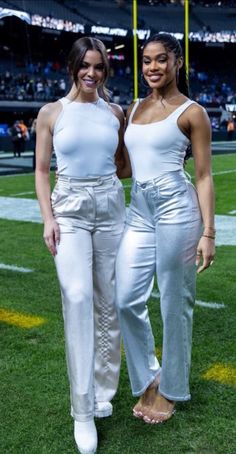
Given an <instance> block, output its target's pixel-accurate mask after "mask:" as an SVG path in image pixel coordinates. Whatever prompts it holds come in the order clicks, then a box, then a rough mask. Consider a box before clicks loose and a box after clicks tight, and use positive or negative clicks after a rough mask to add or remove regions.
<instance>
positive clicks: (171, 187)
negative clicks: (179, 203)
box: [158, 182, 187, 199]
mask: <svg viewBox="0 0 236 454" xmlns="http://www.w3.org/2000/svg"><path fill="white" fill-rule="evenodd" d="M186 192H187V188H186V183H185V182H180V183H179V184H177V183H176V182H175V183H174V184H173V183H171V184H168V183H167V184H166V185H163V186H159V190H158V195H159V197H160V198H162V199H170V198H172V197H174V196H176V195H178V194H184V193H186Z"/></svg>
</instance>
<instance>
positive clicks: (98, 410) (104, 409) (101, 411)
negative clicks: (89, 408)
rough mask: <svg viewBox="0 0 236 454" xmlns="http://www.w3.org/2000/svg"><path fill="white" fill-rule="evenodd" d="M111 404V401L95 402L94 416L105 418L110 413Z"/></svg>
mask: <svg viewBox="0 0 236 454" xmlns="http://www.w3.org/2000/svg"><path fill="white" fill-rule="evenodd" d="M112 410H113V407H112V404H111V402H96V403H95V409H94V416H95V417H96V418H106V417H107V416H111V415H112Z"/></svg>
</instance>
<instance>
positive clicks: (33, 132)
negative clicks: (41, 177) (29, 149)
mask: <svg viewBox="0 0 236 454" xmlns="http://www.w3.org/2000/svg"><path fill="white" fill-rule="evenodd" d="M36 122H37V120H36V118H34V120H33V121H32V124H31V127H30V138H31V141H32V145H33V163H32V167H33V170H35V166H36V159H35V145H36Z"/></svg>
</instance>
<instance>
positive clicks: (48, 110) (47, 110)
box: [39, 101, 62, 118]
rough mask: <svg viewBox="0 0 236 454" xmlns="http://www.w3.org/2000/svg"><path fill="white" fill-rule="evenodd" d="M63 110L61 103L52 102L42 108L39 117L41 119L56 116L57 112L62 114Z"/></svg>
mask: <svg viewBox="0 0 236 454" xmlns="http://www.w3.org/2000/svg"><path fill="white" fill-rule="evenodd" d="M61 109H62V105H61V103H60V101H55V102H50V103H48V104H45V105H44V106H43V107H41V109H40V111H39V116H40V117H42V116H44V117H47V118H48V117H50V116H51V115H54V114H55V113H56V112H60V110H61Z"/></svg>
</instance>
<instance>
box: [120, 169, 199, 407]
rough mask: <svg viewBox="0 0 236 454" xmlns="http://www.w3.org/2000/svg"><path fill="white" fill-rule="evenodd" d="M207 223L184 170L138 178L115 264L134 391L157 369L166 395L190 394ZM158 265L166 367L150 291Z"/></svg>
mask: <svg viewBox="0 0 236 454" xmlns="http://www.w3.org/2000/svg"><path fill="white" fill-rule="evenodd" d="M201 230H202V221H201V214H200V209H199V204H198V198H197V194H196V190H195V188H194V187H193V185H192V184H191V183H190V182H189V181H188V180H187V179H186V177H185V174H184V172H182V171H181V172H179V171H177V172H169V173H165V174H164V175H162V177H160V178H156V179H155V180H151V181H147V182H145V183H139V182H137V181H134V182H133V186H132V192H131V205H130V209H129V212H128V214H127V223H126V227H125V230H124V234H123V237H122V241H121V244H120V248H119V253H118V257H117V265H116V285H117V300H116V301H117V307H118V314H119V318H120V325H121V334H122V337H123V340H124V347H125V352H126V358H127V365H128V372H129V377H130V382H131V388H132V392H133V395H134V396H140V395H142V394H143V393H144V391H145V390H146V389H147V387H148V386H149V385H150V383H151V382H153V380H154V379H155V378H156V377H157V376H158V375H160V386H159V391H160V393H161V394H162V395H163V396H165V397H166V398H167V399H170V400H175V401H178V400H180V401H185V400H188V399H190V392H189V370H190V358H191V341H192V318H193V307H194V302H195V281H196V265H195V260H196V248H197V243H198V241H199V238H200V235H201ZM155 272H156V275H157V281H158V287H159V291H160V304H161V316H162V322H163V345H162V367H161V366H160V364H159V361H158V360H157V357H156V353H155V344H154V337H153V333H152V329H151V325H150V320H149V315H148V309H147V299H148V298H149V296H150V293H151V290H152V283H153V276H154V274H155Z"/></svg>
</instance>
